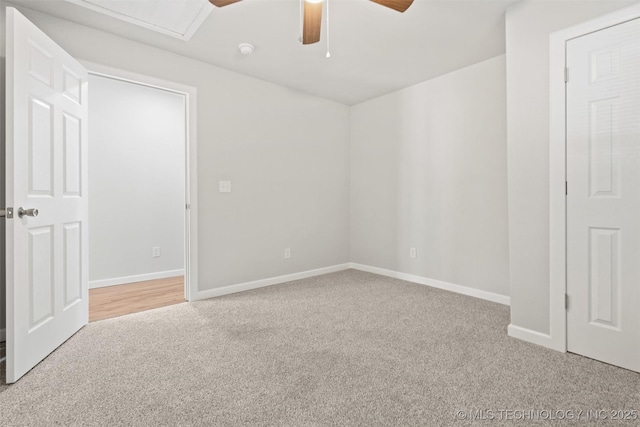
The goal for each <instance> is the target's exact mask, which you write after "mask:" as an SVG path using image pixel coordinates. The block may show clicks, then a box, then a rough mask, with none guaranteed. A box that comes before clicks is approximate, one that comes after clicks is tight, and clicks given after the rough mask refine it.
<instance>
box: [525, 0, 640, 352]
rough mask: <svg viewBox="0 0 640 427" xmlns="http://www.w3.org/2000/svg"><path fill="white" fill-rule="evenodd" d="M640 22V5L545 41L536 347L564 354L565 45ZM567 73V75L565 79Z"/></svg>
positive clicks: (565, 210) (565, 231)
mask: <svg viewBox="0 0 640 427" xmlns="http://www.w3.org/2000/svg"><path fill="white" fill-rule="evenodd" d="M638 18H640V4H635V5H632V6H629V7H625V8H622V9H620V10H616V11H614V12H611V13H608V14H606V15H603V16H600V17H598V18H594V19H592V20H590V21H587V22H583V23H581V24H578V25H575V26H572V27H569V28H567V29H564V30H561V31H558V32H555V33H552V34H551V35H550V37H549V90H550V93H549V97H550V105H549V107H550V112H549V114H550V115H549V121H550V122H549V297H550V301H549V317H550V318H549V334H548V335H546V334H540V337H537V338H538V339H537V341H536V343H538V344H541V345H544V346H545V347H549V348H552V349H555V350H558V351H562V352H566V351H567V308H566V293H567V205H566V202H567V200H566V185H567V184H566V181H567V155H566V149H567V139H566V137H567V129H566V128H567V126H566V125H567V123H566V109H567V102H566V86H565V67H566V49H567V42H569V41H570V40H572V39H575V38H578V37H581V36H584V35H587V34H590V33H594V32H596V31H600V30H604V29H606V28H609V27H613V26H616V25H619V24H623V23H625V22H628V21H632V20H634V19H638ZM570 78H571V72H570V71H569V79H570Z"/></svg>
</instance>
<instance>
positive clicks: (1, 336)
mask: <svg viewBox="0 0 640 427" xmlns="http://www.w3.org/2000/svg"><path fill="white" fill-rule="evenodd" d="M6 340H7V330H6V329H0V342H5V341H6Z"/></svg>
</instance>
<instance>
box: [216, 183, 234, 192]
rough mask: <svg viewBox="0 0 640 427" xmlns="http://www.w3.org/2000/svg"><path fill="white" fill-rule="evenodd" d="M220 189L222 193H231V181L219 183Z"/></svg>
mask: <svg viewBox="0 0 640 427" xmlns="http://www.w3.org/2000/svg"><path fill="white" fill-rule="evenodd" d="M218 188H219V189H220V192H221V193H231V181H219V182H218Z"/></svg>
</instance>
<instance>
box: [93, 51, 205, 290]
mask: <svg viewBox="0 0 640 427" xmlns="http://www.w3.org/2000/svg"><path fill="white" fill-rule="evenodd" d="M80 63H81V64H82V65H84V66H85V67H86V68H87V69H88V70H89V74H91V75H97V76H103V77H108V78H112V79H117V80H122V81H126V82H129V83H134V84H140V85H143V86H149V87H153V88H156V89H160V90H165V91H169V92H175V93H178V94H181V95H184V97H185V105H186V111H185V115H186V123H187V127H186V135H185V140H186V151H187V153H188V155H187V156H185V162H186V164H185V169H186V173H187V174H188V177H187V179H185V187H186V188H185V203H186V205H187V206H189V209H186V210H185V263H184V265H185V271H184V275H185V289H184V291H185V293H184V297H185V299H186V300H187V301H192V300H193V298H192V297H191V296H192V295H196V294H197V293H198V121H197V116H198V114H197V111H198V110H197V105H198V102H197V94H198V91H197V89H196V88H195V87H193V86H187V85H183V84H180V83H175V82H171V81H167V80H163V79H159V78H156V77H151V76H146V75H143V74H138V73H134V72H131V71H126V70H122V69H119V68H114V67H110V66H106V65H102V64H96V63H94V62H90V61H86V60H80Z"/></svg>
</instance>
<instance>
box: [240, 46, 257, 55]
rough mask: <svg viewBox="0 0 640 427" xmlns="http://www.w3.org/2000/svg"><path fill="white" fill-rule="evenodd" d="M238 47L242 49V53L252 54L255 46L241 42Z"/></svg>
mask: <svg viewBox="0 0 640 427" xmlns="http://www.w3.org/2000/svg"><path fill="white" fill-rule="evenodd" d="M238 49H240V53H241V54H243V55H251V54H252V53H253V50H254V49H255V47H253V45H252V44H249V43H240V44H239V45H238Z"/></svg>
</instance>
